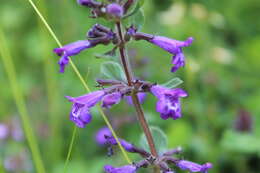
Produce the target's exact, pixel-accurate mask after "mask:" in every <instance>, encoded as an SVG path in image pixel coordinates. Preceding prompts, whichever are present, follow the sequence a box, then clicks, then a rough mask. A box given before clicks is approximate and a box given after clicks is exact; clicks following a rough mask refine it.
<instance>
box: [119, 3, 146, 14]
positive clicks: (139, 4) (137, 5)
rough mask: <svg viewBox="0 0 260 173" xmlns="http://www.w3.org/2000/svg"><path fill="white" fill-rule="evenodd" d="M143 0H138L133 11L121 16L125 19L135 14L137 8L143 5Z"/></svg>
mask: <svg viewBox="0 0 260 173" xmlns="http://www.w3.org/2000/svg"><path fill="white" fill-rule="evenodd" d="M144 2H145V0H139V1H138V2H137V4H136V6H135V8H134V10H133V11H131V12H130V13H129V14H127V15H126V16H124V17H123V18H124V19H126V18H128V17H130V16H133V15H134V14H136V13H137V12H138V10H140V8H141V7H142V6H143V5H144Z"/></svg>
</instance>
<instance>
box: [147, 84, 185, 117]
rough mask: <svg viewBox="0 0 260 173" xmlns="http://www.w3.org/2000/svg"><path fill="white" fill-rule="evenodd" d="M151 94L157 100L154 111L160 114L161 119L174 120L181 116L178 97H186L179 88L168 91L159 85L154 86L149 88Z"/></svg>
mask: <svg viewBox="0 0 260 173" xmlns="http://www.w3.org/2000/svg"><path fill="white" fill-rule="evenodd" d="M151 92H152V94H153V95H154V96H156V97H157V98H158V101H157V104H156V111H157V112H159V113H160V114H161V118H162V119H164V120H166V119H168V118H172V119H174V120H176V119H178V118H180V117H181V116H182V115H181V104H180V97H186V96H187V95H188V94H187V93H186V92H185V91H184V90H182V89H180V88H176V89H169V88H165V87H163V86H160V85H154V86H153V87H151Z"/></svg>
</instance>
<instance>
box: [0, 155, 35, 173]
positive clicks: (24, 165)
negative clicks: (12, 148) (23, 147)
mask: <svg viewBox="0 0 260 173" xmlns="http://www.w3.org/2000/svg"><path fill="white" fill-rule="evenodd" d="M3 166H4V168H5V169H6V170H7V171H8V172H31V170H32V165H31V162H30V159H29V158H28V154H27V152H25V151H23V152H20V153H17V154H15V155H10V156H7V157H6V158H5V159H4V162H3Z"/></svg>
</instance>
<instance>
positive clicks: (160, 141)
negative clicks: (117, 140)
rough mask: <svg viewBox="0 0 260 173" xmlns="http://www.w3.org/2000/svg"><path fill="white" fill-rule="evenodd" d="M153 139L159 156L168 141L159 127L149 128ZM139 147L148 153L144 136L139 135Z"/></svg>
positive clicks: (165, 148) (164, 149) (148, 149)
mask: <svg viewBox="0 0 260 173" xmlns="http://www.w3.org/2000/svg"><path fill="white" fill-rule="evenodd" d="M150 129H151V133H152V136H153V139H154V143H155V147H156V150H157V152H158V154H159V155H161V154H163V153H164V152H165V151H166V150H167V147H168V140H167V136H166V135H165V133H164V132H163V131H162V130H161V129H160V128H159V127H154V126H152V127H150ZM140 145H141V147H142V148H144V149H146V150H147V151H150V148H149V145H148V142H147V140H146V137H145V135H144V134H142V135H141V139H140Z"/></svg>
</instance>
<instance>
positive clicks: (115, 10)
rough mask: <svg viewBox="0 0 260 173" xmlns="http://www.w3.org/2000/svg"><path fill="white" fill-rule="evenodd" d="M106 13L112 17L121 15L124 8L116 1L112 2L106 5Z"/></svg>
mask: <svg viewBox="0 0 260 173" xmlns="http://www.w3.org/2000/svg"><path fill="white" fill-rule="evenodd" d="M106 9H107V13H108V14H110V15H111V16H113V17H118V18H120V17H122V16H123V14H124V9H123V7H122V6H120V5H119V4H117V3H112V4H109V5H108V6H107V8H106Z"/></svg>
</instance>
